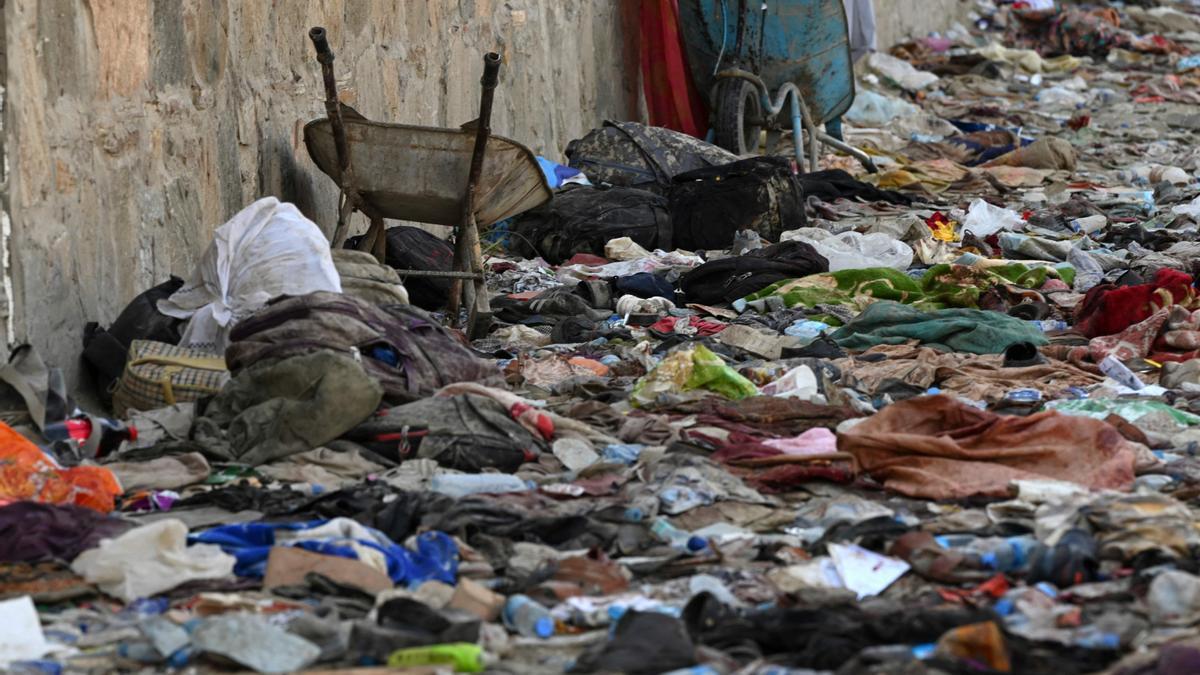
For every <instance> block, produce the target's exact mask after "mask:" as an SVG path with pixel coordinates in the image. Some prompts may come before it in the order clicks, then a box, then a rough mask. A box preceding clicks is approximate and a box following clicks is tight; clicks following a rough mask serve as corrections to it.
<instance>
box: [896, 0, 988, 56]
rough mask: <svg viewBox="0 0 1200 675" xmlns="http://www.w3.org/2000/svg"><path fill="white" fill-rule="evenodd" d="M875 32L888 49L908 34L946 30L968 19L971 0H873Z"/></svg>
mask: <svg viewBox="0 0 1200 675" xmlns="http://www.w3.org/2000/svg"><path fill="white" fill-rule="evenodd" d="M874 2H875V20H876V26H875V29H876V30H875V34H876V37H877V38H878V43H879V49H881V50H885V49H887V48H889V47H891V46H892V45H894V44H896V43H897V42H903V41H905V40H907V39H908V38H913V37H924V36H926V35H928V34H929V33H930V32H932V31H944V30H946V29H947V28H949V27H950V26H953V25H954V22H956V21H961V22H963V24H964V25H965V24H966V23H967V20H966V19H967V14H968V13H969V12H970V11H971V7H972V5H974V4H975V3H974V2H972V0H874Z"/></svg>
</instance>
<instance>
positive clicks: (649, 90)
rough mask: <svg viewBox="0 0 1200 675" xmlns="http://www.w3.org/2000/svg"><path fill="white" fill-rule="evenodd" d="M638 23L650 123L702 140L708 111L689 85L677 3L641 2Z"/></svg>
mask: <svg viewBox="0 0 1200 675" xmlns="http://www.w3.org/2000/svg"><path fill="white" fill-rule="evenodd" d="M640 23H641V32H642V39H641V50H640V51H641V57H642V87H643V89H644V91H645V94H646V109H647V110H648V111H649V114H650V124H652V125H654V126H657V127H666V128H668V129H674V130H675V131H682V132H683V133H685V134H689V135H692V136H695V137H697V138H704V136H705V134H706V133H708V110H707V106H706V105H705V102H704V97H703V96H701V95H700V92H698V91H696V87H695V85H694V84H692V73H691V71H690V70H689V69H688V63H687V53H686V52H685V51H684V47H683V35H682V34H681V32H680V30H679V4H678V0H642V2H641V12H640Z"/></svg>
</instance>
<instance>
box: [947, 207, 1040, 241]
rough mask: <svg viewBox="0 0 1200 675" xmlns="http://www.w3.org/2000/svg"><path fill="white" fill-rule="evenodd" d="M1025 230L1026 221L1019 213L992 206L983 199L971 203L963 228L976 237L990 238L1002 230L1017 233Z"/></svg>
mask: <svg viewBox="0 0 1200 675" xmlns="http://www.w3.org/2000/svg"><path fill="white" fill-rule="evenodd" d="M1024 228H1025V221H1024V219H1022V218H1021V215H1020V214H1019V213H1017V212H1015V211H1009V210H1008V209H1002V208H1000V207H999V206H992V205H991V204H989V203H987V202H985V201H983V200H982V199H976V200H975V201H973V202H971V206H970V208H968V209H967V217H966V218H964V219H963V226H962V229H963V231H964V232H967V231H970V232H971V233H972V234H974V235H975V236H976V237H990V236H992V235H993V234H996V233H997V232H1000V231H1001V230H1010V231H1016V230H1022V229H1024Z"/></svg>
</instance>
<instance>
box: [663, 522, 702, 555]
mask: <svg viewBox="0 0 1200 675" xmlns="http://www.w3.org/2000/svg"><path fill="white" fill-rule="evenodd" d="M650 533H651V534H653V535H654V536H655V537H657V538H658V539H659V541H662V542H663V543H665V544H667V545H668V546H670V547H671V548H673V549H675V550H676V551H679V552H681V553H697V552H699V551H703V550H704V549H706V548H708V542H707V541H705V540H704V537H697V536H694V535H692V533H690V532H686V531H684V530H681V529H679V528H678V527H675V526H674V525H672V524H671V523H670V521H668V520H667V519H666V518H657V519H655V521H654V524H653V525H651V526H650Z"/></svg>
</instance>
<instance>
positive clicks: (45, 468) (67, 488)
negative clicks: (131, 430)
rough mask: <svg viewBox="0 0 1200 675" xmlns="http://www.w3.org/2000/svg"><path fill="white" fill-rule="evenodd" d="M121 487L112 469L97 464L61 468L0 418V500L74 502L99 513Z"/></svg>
mask: <svg viewBox="0 0 1200 675" xmlns="http://www.w3.org/2000/svg"><path fill="white" fill-rule="evenodd" d="M122 492H124V490H122V489H121V484H120V483H119V482H118V481H117V478H116V476H114V475H113V473H112V472H111V471H109V470H108V469H105V468H104V467H99V466H77V467H73V468H69V469H64V468H63V467H61V466H59V465H58V463H57V462H55V461H54V459H53V458H52V457H50V456H49V455H47V454H46V453H44V452H42V450H41V449H40V448H38V447H37V446H36V445H34V444H33V443H32V442H30V441H29V440H28V439H27V438H25V437H24V436H22V435H21V434H18V433H17V432H16V431H15V430H13V428H12V427H10V426H8V425H7V424H4V423H3V422H0V504H3V503H5V502H7V501H10V500H31V501H36V502H41V503H43V504H75V505H76V506H86V507H88V508H89V509H95V510H96V511H100V512H102V513H108V512H109V511H112V510H113V499H114V498H116V497H117V496H119V495H120V494H121V493H122Z"/></svg>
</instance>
